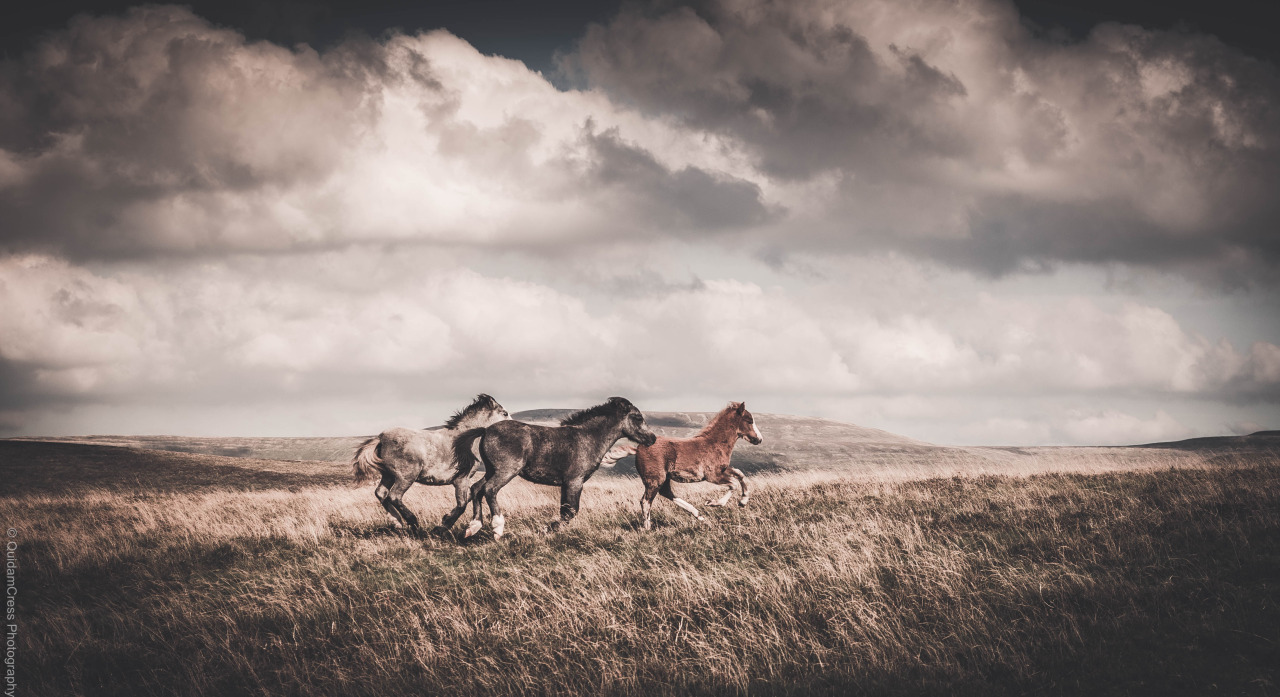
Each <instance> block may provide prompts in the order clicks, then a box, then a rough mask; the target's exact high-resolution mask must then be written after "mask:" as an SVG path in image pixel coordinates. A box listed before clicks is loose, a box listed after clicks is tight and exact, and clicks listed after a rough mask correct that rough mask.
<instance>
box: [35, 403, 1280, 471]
mask: <svg viewBox="0 0 1280 697" xmlns="http://www.w3.org/2000/svg"><path fill="white" fill-rule="evenodd" d="M571 412H572V410H570V409H534V410H529V411H522V412H518V413H516V414H513V417H514V418H516V419H519V420H522V421H527V422H529V423H541V424H548V425H554V424H558V423H559V420H560V419H561V418H563V417H564V416H566V415H568V414H570V413H571ZM712 416H714V413H713V412H648V413H646V419H647V420H648V422H649V424H650V426H651V427H652V428H653V429H654V431H656V432H657V433H659V434H661V435H665V436H672V437H677V438H682V437H687V436H690V435H693V434H694V433H697V431H698V430H699V429H701V428H702V426H703V425H704V424H705V423H706V422H707V420H708V419H709V418H711V417H712ZM755 416H756V419H757V422H758V424H759V427H760V430H761V433H762V434H763V435H764V438H765V440H764V443H763V444H761V445H759V446H753V445H750V444H748V443H746V442H745V441H743V442H739V444H738V446H737V447H736V448H735V449H734V454H733V462H734V466H736V467H739V468H741V469H742V470H743V471H745V472H747V473H748V474H767V473H788V472H815V471H816V472H828V473H834V474H839V475H842V476H844V475H849V476H857V477H864V478H865V477H872V478H884V477H893V478H900V479H911V478H921V477H931V476H950V475H952V474H957V473H960V474H1033V473H1039V472H1101V471H1112V470H1138V469H1160V468H1168V467H1201V466H1207V465H1214V464H1223V463H1226V462H1229V461H1231V460H1232V459H1233V458H1235V457H1237V456H1253V455H1259V456H1264V457H1271V456H1278V455H1280V432H1276V431H1264V432H1260V433H1257V434H1253V435H1251V436H1227V437H1217V438H1198V439H1193V440H1189V441H1180V442H1177V443H1153V444H1148V445H1142V446H1134V447H1037V448H1010V447H951V446H940V445H933V444H931V443H925V442H922V441H917V440H912V439H910V438H907V437H905V436H900V435H897V434H893V433H889V432H888V431H882V430H879V429H874V428H866V427H862V426H856V425H853V424H847V423H841V422H839V421H831V420H828V419H819V418H812V417H802V416H785V415H777V414H756V415H755ZM365 437H366V436H350V437H330V438H196V437H182V436H82V437H73V438H56V439H42V438H36V439H12V440H13V441H17V442H28V441H34V442H59V443H68V444H78V445H86V446H88V445H94V446H112V447H126V448H132V449H135V450H151V451H164V452H174V453H191V454H201V455H212V456H222V457H228V458H247V459H254V460H272V461H304V462H317V463H318V462H331V463H343V464H345V463H347V462H350V460H351V455H352V453H353V452H354V451H355V448H356V446H357V445H359V443H360V442H361V441H362V440H364V438H365ZM81 452H88V451H81ZM153 457H155V456H153ZM231 464H232V465H234V464H235V463H231ZM312 469H313V470H314V471H316V472H323V473H327V474H334V475H335V476H337V474H339V473H341V472H343V471H345V470H343V468H341V467H328V468H326V467H324V466H322V465H318V464H317V465H315V466H314V467H313V468H312ZM598 476H606V477H608V476H620V477H634V476H635V465H634V458H631V457H628V458H624V459H622V460H621V461H619V463H618V464H617V465H616V466H615V467H614V468H612V469H601V470H600V472H599V475H598Z"/></svg>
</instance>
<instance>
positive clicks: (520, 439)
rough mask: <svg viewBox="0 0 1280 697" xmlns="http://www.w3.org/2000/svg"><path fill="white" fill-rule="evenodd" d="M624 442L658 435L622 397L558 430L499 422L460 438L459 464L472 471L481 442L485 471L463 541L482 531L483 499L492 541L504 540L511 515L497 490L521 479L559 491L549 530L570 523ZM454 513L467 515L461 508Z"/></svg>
mask: <svg viewBox="0 0 1280 697" xmlns="http://www.w3.org/2000/svg"><path fill="white" fill-rule="evenodd" d="M623 438H629V439H631V440H633V441H635V442H637V443H641V444H645V443H653V442H654V441H655V440H656V439H657V436H656V435H654V433H653V431H650V430H649V427H648V425H646V424H645V422H644V414H641V413H640V410H639V409H637V408H636V407H635V405H634V404H632V403H631V402H629V401H627V400H626V399H623V398H622V397H610V398H609V400H608V401H607V402H605V403H603V404H597V405H596V406H594V407H591V408H589V409H583V410H582V411H579V412H575V413H573V414H570V415H569V416H567V417H565V418H564V419H563V420H562V421H561V422H560V426H559V427H556V426H535V425H533V424H526V423H521V422H519V421H500V422H498V423H496V424H493V425H491V426H489V427H487V428H476V429H472V430H470V431H467V432H465V433H463V434H461V435H459V436H458V437H457V439H456V440H454V442H453V452H454V457H456V458H457V460H458V462H459V463H460V466H462V467H469V466H472V464H473V463H474V462H475V460H476V453H475V452H473V446H474V445H475V443H476V441H477V440H478V441H479V444H480V447H479V449H478V450H479V457H480V460H482V461H483V462H484V468H485V473H484V480H483V481H480V482H476V484H475V485H474V486H472V488H471V499H472V501H471V503H472V516H473V518H472V520H471V523H470V524H469V525H468V526H467V531H466V533H465V535H464V537H470V536H472V535H474V534H475V533H477V532H479V530H480V528H481V527H482V526H483V524H484V520H483V517H482V515H481V505H480V504H481V497H482V496H483V497H484V499H485V500H487V501H488V502H489V515H490V516H491V519H490V525H491V526H492V528H493V538H494V539H495V540H497V539H501V538H502V534H503V531H504V528H505V525H506V517H505V516H503V514H502V507H501V506H500V505H499V503H498V492H499V491H500V490H501V489H502V487H504V486H506V485H507V484H508V483H510V482H511V480H512V479H514V478H515V477H516V475H519V476H521V477H523V478H524V479H526V480H528V481H531V482H534V483H537V484H546V485H548V486H558V487H560V519H559V520H557V521H554V522H552V523H551V525H549V526H548V528H547V531H548V532H551V531H554V530H557V529H559V527H560V526H561V525H562V524H563V525H567V524H568V523H569V521H570V520H572V519H573V517H574V516H575V515H577V514H578V502H579V499H580V497H581V495H582V485H583V484H584V483H585V482H586V481H587V479H589V478H590V477H591V475H592V474H594V473H595V471H596V469H598V468H599V467H600V464H601V461H602V460H604V459H605V456H606V455H607V454H609V453H610V452H611V451H612V450H613V446H614V444H615V443H617V442H618V441H619V440H621V439H623ZM621 456H622V455H621V454H618V455H617V457H621ZM454 511H455V512H456V513H457V514H458V515H461V514H462V511H460V510H458V509H454ZM450 515H452V514H450ZM453 520H455V519H451V518H449V517H448V516H447V517H446V523H445V525H446V526H449V525H451V524H452V522H453Z"/></svg>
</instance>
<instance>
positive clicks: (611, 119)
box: [0, 6, 769, 257]
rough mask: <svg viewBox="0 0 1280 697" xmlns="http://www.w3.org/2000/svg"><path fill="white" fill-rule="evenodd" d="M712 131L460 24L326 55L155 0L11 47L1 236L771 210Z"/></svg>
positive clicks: (744, 217)
mask: <svg viewBox="0 0 1280 697" xmlns="http://www.w3.org/2000/svg"><path fill="white" fill-rule="evenodd" d="M714 141H715V138H714V137H710V138H708V137H705V136H704V135H702V134H691V133H688V132H686V131H684V130H682V129H673V128H669V127H666V126H664V125H663V124H662V123H660V122H657V121H652V120H648V119H645V118H643V117H640V116H637V115H634V114H630V113H627V112H626V111H624V110H621V109H618V108H617V107H615V106H614V105H613V104H612V103H610V102H609V101H608V100H607V99H605V98H604V97H603V96H602V95H598V94H588V93H579V92H561V91H558V90H557V89H555V88H554V87H553V86H552V85H551V84H550V83H548V82H547V81H546V80H544V79H543V78H542V77H541V76H540V75H538V74H537V73H534V72H531V71H529V70H528V69H527V68H525V67H524V65H523V64H521V63H518V62H516V61H510V60H507V59H503V58H500V57H491V56H483V55H481V54H480V53H479V52H477V51H476V50H475V49H474V48H472V47H471V46H470V45H469V44H467V43H466V42H465V41H462V40H460V39H458V38H456V37H454V36H452V35H450V34H448V33H447V32H443V31H439V32H434V33H430V34H425V35H419V36H404V35H395V36H392V37H390V38H388V39H386V40H385V41H381V42H379V41H372V40H359V39H353V40H351V41H348V42H346V43H343V44H341V45H339V46H338V47H337V48H334V49H332V50H330V51H327V52H325V53H323V54H319V53H316V52H315V51H313V50H311V49H309V48H307V47H305V46H302V47H298V48H295V49H286V48H282V47H279V46H275V45H273V44H270V43H266V42H257V43H248V42H246V41H245V39H244V37H243V36H242V35H240V34H239V33H237V32H235V31H232V30H227V29H220V28H215V27H212V26H210V25H209V24H208V23H207V22H205V21H204V20H202V19H200V18H198V17H195V16H194V15H192V14H190V12H188V11H187V10H184V9H180V8H174V7H151V6H149V7H142V8H136V9H134V10H131V11H130V12H129V13H128V14H127V15H125V16H123V17H106V18H80V19H77V20H74V21H73V22H72V24H71V26H70V28H69V29H68V30H67V31H66V32H63V33H61V34H57V35H55V36H54V37H53V38H51V39H49V40H48V41H46V42H45V43H43V44H41V45H40V46H39V47H38V48H37V49H36V50H35V51H34V52H33V53H32V54H30V55H28V56H26V57H25V58H24V59H23V60H21V61H18V62H7V63H6V64H5V65H4V69H3V71H2V72H0V214H3V215H4V217H5V218H6V221H7V224H6V225H5V227H4V233H3V242H5V243H7V245H8V246H10V247H11V248H17V249H46V250H49V249H51V250H55V251H61V252H64V253H67V254H73V255H76V256H79V257H94V256H140V255H146V254H148V253H154V252H157V251H160V252H176V253H192V252H200V253H210V252H214V253H227V252H236V251H243V250H290V249H307V248H319V247H326V246H335V245H341V244H347V243H351V242H353V241H354V242H367V241H378V240H416V241H425V242H442V243H478V244H483V243H487V242H494V241H497V242H502V243H505V244H511V243H515V244H521V245H530V244H533V245H537V244H545V243H549V242H550V243H554V242H556V241H560V240H566V239H568V240H575V241H582V240H583V239H586V240H588V241H589V240H590V239H593V238H598V237H602V236H604V237H606V238H612V237H613V236H615V235H618V234H635V233H646V234H652V233H654V231H655V230H656V229H658V228H661V229H663V230H668V229H670V230H675V231H680V230H683V229H694V230H699V229H718V228H724V227H727V226H733V227H735V228H739V229H740V228H742V227H744V226H746V227H750V226H751V225H754V224H756V223H758V222H761V221H763V220H765V219H766V218H767V217H768V216H769V211H767V210H766V207H765V204H764V203H763V201H762V193H761V190H760V188H759V186H757V185H756V184H754V183H751V182H749V181H746V180H743V179H741V178H740V177H738V176H736V175H735V174H733V173H732V172H731V171H729V170H730V168H731V167H730V165H731V164H732V163H731V161H730V158H727V157H726V156H725V155H724V154H723V153H722V152H719V151H718V149H717V148H716V147H714Z"/></svg>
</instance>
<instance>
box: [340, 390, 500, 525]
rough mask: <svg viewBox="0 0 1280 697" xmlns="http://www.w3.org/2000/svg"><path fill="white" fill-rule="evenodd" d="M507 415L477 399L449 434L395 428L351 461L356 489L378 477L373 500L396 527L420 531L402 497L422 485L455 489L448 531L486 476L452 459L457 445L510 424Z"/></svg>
mask: <svg viewBox="0 0 1280 697" xmlns="http://www.w3.org/2000/svg"><path fill="white" fill-rule="evenodd" d="M509 418H510V415H509V414H507V410H506V409H504V408H502V405H501V404H498V402H497V400H495V399H494V398H493V397H490V396H489V395H487V394H481V395H478V396H477V397H476V398H475V401H473V402H472V403H471V404H470V405H468V406H467V407H466V408H464V409H462V410H460V411H457V412H455V413H454V414H453V416H452V417H450V418H449V420H448V421H446V422H445V424H444V428H438V429H432V430H424V431H415V430H412V429H408V428H393V429H390V430H386V431H383V432H382V433H381V434H379V435H376V436H374V437H372V438H370V439H368V440H366V441H365V442H364V443H362V444H361V445H360V447H359V448H356V454H355V457H354V458H352V460H351V470H352V474H353V475H354V477H355V481H356V483H357V484H358V483H361V482H364V481H367V480H369V479H371V478H372V477H373V475H374V474H375V473H377V472H381V473H382V482H381V483H380V484H378V488H377V489H375V490H374V492H373V493H374V496H376V497H377V498H378V502H379V503H381V504H382V507H383V508H385V509H387V513H389V514H391V519H392V521H393V522H395V524H396V527H400V525H401V523H404V524H405V525H407V526H408V527H409V528H411V529H412V530H415V531H420V530H421V528H420V527H419V526H418V517H417V516H415V515H414V514H413V512H412V511H410V510H409V509H408V507H406V506H405V505H404V502H403V501H402V500H401V497H403V496H404V493H405V492H406V491H408V490H409V487H411V486H413V483H414V482H421V483H423V484H429V485H432V486H441V485H444V484H452V485H453V489H454V493H455V499H456V503H457V506H456V507H455V508H454V509H453V510H452V511H450V512H449V514H448V515H446V516H445V517H444V520H445V521H448V522H446V524H445V525H444V526H443V527H445V528H446V529H447V528H448V527H449V526H450V525H452V521H453V520H457V518H458V516H461V515H462V514H463V512H465V511H466V509H467V504H468V503H470V501H471V487H472V485H474V484H476V483H478V482H479V481H481V477H482V476H483V475H482V473H481V472H480V471H478V470H477V469H476V468H475V467H474V466H473V465H474V464H475V463H474V462H469V463H468V464H467V465H466V466H463V465H460V464H459V463H458V460H457V458H455V457H454V455H453V441H454V439H455V438H456V437H457V436H458V434H459V433H462V432H464V431H468V430H470V429H473V428H477V427H480V428H483V427H485V426H488V425H490V424H493V423H497V422H499V421H502V420H504V419H509Z"/></svg>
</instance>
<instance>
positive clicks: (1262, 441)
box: [1134, 431, 1280, 450]
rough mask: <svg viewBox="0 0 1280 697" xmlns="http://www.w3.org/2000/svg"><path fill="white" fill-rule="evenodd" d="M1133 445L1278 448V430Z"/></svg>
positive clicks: (1199, 448)
mask: <svg viewBox="0 0 1280 697" xmlns="http://www.w3.org/2000/svg"><path fill="white" fill-rule="evenodd" d="M1134 447H1137V448H1166V449H1171V450H1206V449H1208V450H1241V449H1248V450H1252V449H1259V450H1280V431H1256V432H1254V433H1250V434H1249V435H1247V436H1209V437H1208V438H1188V439H1186V440H1175V441H1169V442H1166V443H1146V444H1144V445H1137V446H1134Z"/></svg>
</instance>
